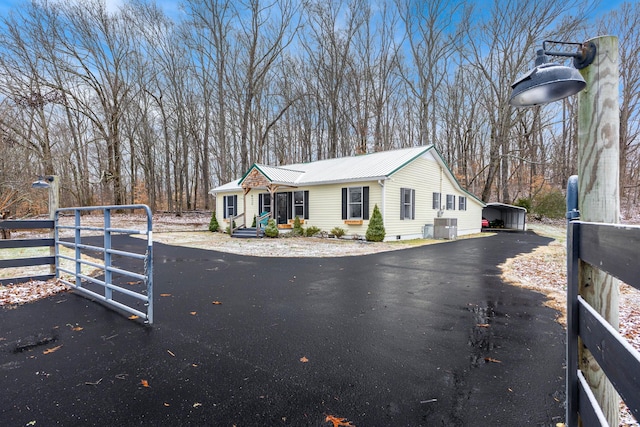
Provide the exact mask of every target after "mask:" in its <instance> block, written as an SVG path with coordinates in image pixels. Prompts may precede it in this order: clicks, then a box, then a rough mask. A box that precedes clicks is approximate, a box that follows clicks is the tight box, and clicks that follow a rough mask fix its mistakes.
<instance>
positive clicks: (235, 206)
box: [233, 195, 238, 216]
mask: <svg viewBox="0 0 640 427" xmlns="http://www.w3.org/2000/svg"><path fill="white" fill-rule="evenodd" d="M236 215H238V196H237V195H235V196H233V216H236Z"/></svg>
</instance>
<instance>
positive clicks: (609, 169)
mask: <svg viewBox="0 0 640 427" xmlns="http://www.w3.org/2000/svg"><path fill="white" fill-rule="evenodd" d="M591 41H593V42H594V43H595V45H596V49H597V52H596V57H595V59H594V61H593V63H592V64H591V65H589V66H587V67H585V68H584V69H582V70H581V71H580V72H581V73H582V76H583V77H584V79H585V81H586V82H587V87H586V88H585V89H584V90H583V91H582V92H580V93H579V95H578V97H579V98H578V176H579V183H578V187H579V208H580V219H581V220H582V221H590V222H605V223H614V224H617V223H618V222H619V220H620V195H619V192H620V189H619V163H620V160H619V145H618V144H619V135H620V119H619V114H620V112H619V107H618V81H619V77H618V39H617V37H615V36H603V37H596V38H594V39H592V40H591ZM618 287H619V281H618V280H617V279H615V278H614V277H612V276H610V275H608V274H606V273H604V272H602V271H600V270H598V269H597V268H593V267H591V266H590V265H588V264H586V263H583V262H581V263H580V267H579V293H580V295H582V297H583V298H584V299H585V300H586V301H587V302H588V303H589V304H591V306H592V307H593V308H595V309H596V310H597V311H598V312H599V313H600V314H601V315H602V316H603V317H604V318H605V319H606V320H607V321H608V322H609V323H610V324H611V325H612V326H613V327H614V328H615V329H618V327H619V319H618V299H619V289H618ZM578 360H579V363H580V369H581V370H582V371H583V373H584V375H585V377H586V378H587V381H588V382H589V385H590V386H591V388H592V389H593V392H594V394H595V396H596V398H597V400H598V402H599V404H600V407H601V408H602V410H603V412H604V414H605V416H606V417H607V420H608V422H609V425H611V426H617V425H618V418H619V416H618V413H619V406H618V401H619V399H618V395H617V393H616V391H615V389H614V387H613V386H612V385H611V383H610V382H609V381H608V380H607V378H606V376H605V375H604V373H603V372H602V370H601V369H600V368H599V367H598V365H597V363H596V362H595V361H594V360H593V357H592V356H591V354H590V352H589V351H588V350H587V349H586V348H584V346H582V345H579V355H578Z"/></svg>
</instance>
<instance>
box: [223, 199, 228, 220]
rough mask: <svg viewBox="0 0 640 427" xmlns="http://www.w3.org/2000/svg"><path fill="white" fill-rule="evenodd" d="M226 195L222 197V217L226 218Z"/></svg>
mask: <svg viewBox="0 0 640 427" xmlns="http://www.w3.org/2000/svg"><path fill="white" fill-rule="evenodd" d="M227 197H229V196H224V197H222V202H223V203H222V206H223V208H222V218H226V217H227Z"/></svg>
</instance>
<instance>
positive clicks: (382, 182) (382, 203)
mask: <svg viewBox="0 0 640 427" xmlns="http://www.w3.org/2000/svg"><path fill="white" fill-rule="evenodd" d="M385 181H386V179H384V180H382V179H379V180H378V185H379V186H380V187H381V188H382V190H381V193H382V195H381V197H380V204H381V206H380V214H381V215H382V226H383V227H385V229H386V227H387V225H386V224H385V223H386V221H387V218H386V217H385V216H384V211H385V209H384V208H385V206H384V203H385V197H384V195H385V194H384V193H385V191H384V182H385Z"/></svg>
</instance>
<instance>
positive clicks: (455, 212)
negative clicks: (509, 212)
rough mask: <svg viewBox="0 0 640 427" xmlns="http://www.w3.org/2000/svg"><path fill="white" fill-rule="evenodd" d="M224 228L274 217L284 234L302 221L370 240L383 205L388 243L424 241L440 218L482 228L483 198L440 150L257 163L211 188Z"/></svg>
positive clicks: (461, 231)
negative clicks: (457, 175) (471, 190)
mask: <svg viewBox="0 0 640 427" xmlns="http://www.w3.org/2000/svg"><path fill="white" fill-rule="evenodd" d="M211 194H213V195H214V196H215V199H216V207H215V209H216V217H217V220H218V223H219V224H220V225H221V226H222V228H224V227H225V224H226V226H228V225H229V222H230V219H231V218H234V217H236V216H238V215H242V214H244V215H243V216H241V217H240V218H236V220H235V221H236V225H240V226H242V225H244V226H247V227H249V226H251V224H252V222H253V219H254V217H255V216H259V215H260V214H261V213H264V212H270V213H271V216H272V218H274V219H275V220H276V222H277V223H278V227H279V228H281V229H289V228H291V227H292V224H293V221H294V218H295V217H296V216H297V217H298V218H299V219H300V220H301V222H302V223H303V224H304V227H308V226H315V227H318V228H319V229H321V230H322V231H327V232H329V231H331V230H332V229H333V228H334V227H341V228H343V229H344V230H345V231H346V235H350V236H356V235H357V236H364V235H365V233H366V231H367V226H368V224H369V218H370V216H371V213H372V212H373V209H374V206H375V205H377V206H378V208H379V209H380V212H381V213H382V218H383V220H384V227H385V231H386V236H385V240H387V241H389V240H404V239H415V238H421V237H423V236H424V227H425V225H433V224H434V220H435V219H436V218H455V219H456V220H457V235H458V236H460V235H465V234H473V233H478V232H480V231H481V220H482V208H483V207H484V206H485V204H484V203H482V202H481V201H480V200H479V199H477V198H476V197H475V196H473V195H472V194H470V193H469V192H467V191H466V190H465V189H463V188H462V187H461V186H460V184H459V183H458V181H457V180H456V178H455V177H454V175H453V174H452V172H451V170H449V168H448V166H447V165H446V163H445V162H444V160H443V159H442V156H441V155H440V153H439V152H438V151H437V150H436V148H435V147H434V146H432V145H430V146H422V147H411V148H404V149H399V150H392V151H385V152H377V153H371V154H363V155H358V156H353V157H343V158H339V159H328V160H320V161H317V162H311V163H299V164H292V165H286V166H277V167H276V166H267V165H261V164H254V165H253V166H251V168H249V170H248V171H247V173H246V174H245V175H244V176H243V177H242V178H240V179H238V180H236V181H233V182H229V183H227V184H224V185H221V186H219V187H217V188H214V189H213V190H211Z"/></svg>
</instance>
